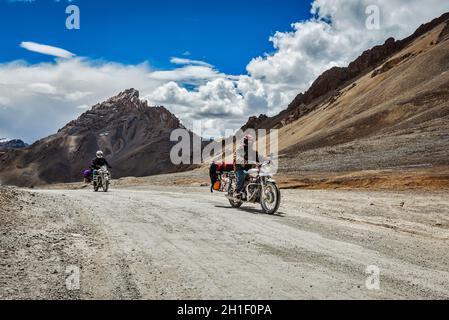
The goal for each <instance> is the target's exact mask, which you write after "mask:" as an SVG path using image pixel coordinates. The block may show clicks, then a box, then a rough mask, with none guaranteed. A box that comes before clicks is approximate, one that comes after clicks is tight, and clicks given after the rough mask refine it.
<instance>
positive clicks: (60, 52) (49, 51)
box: [20, 41, 75, 59]
mask: <svg viewBox="0 0 449 320" xmlns="http://www.w3.org/2000/svg"><path fill="white" fill-rule="evenodd" d="M20 46H21V47H22V48H24V49H26V50H29V51H32V52H37V53H41V54H45V55H49V56H54V57H58V58H64V59H70V58H73V57H74V56H75V54H74V53H71V52H70V51H67V50H64V49H61V48H58V47H53V46H49V45H46V44H40V43H36V42H26V41H25V42H22V43H21V44H20Z"/></svg>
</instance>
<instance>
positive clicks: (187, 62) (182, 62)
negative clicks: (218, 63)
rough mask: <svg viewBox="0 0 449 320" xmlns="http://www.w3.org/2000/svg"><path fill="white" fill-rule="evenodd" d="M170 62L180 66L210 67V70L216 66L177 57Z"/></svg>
mask: <svg viewBox="0 0 449 320" xmlns="http://www.w3.org/2000/svg"><path fill="white" fill-rule="evenodd" d="M170 62H171V63H173V64H180V65H194V66H195V65H196V66H203V67H209V68H213V67H214V66H213V65H211V64H209V63H207V62H204V61H201V60H191V59H185V58H177V57H172V58H171V59H170Z"/></svg>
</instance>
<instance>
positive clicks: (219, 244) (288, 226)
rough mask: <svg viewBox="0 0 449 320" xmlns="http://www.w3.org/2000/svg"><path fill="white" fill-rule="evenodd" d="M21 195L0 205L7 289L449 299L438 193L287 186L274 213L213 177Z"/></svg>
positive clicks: (80, 295)
mask: <svg viewBox="0 0 449 320" xmlns="http://www.w3.org/2000/svg"><path fill="white" fill-rule="evenodd" d="M16 197H17V199H18V201H16V202H15V204H14V203H12V204H10V205H11V206H13V207H9V209H6V208H3V209H0V210H3V211H1V220H2V224H1V236H2V237H1V242H0V244H1V247H0V256H1V258H2V259H1V260H2V261H1V263H0V269H1V271H0V274H1V278H0V281H1V286H0V298H3V299H11V298H19V299H29V298H41V299H44V298H51V299H385V298H387V299H388V298H397V299H412V298H418V299H420V298H421V299H430V298H449V261H448V260H449V254H448V250H447V245H448V240H449V198H448V197H447V195H446V194H444V193H410V192H409V193H389V192H372V191H363V192H356V191H300V190H291V191H288V190H286V191H283V199H282V206H281V208H280V214H279V215H277V216H268V215H264V214H262V213H261V211H260V208H258V207H255V206H245V207H244V208H242V209H240V210H237V209H232V208H230V206H229V204H228V203H227V200H226V199H225V198H224V197H223V195H220V194H214V195H211V194H210V193H208V188H188V187H160V186H158V187H140V188H128V189H125V188H124V189H122V190H115V189H112V191H111V192H110V193H97V194H96V193H93V192H92V191H90V190H35V191H20V192H17V194H16ZM14 206H15V207H14ZM20 207H22V208H21V209H20ZM369 266H376V267H378V268H379V270H380V290H368V288H367V287H366V280H367V278H368V274H366V269H367V267H369ZM68 267H75V268H79V272H80V289H79V290H72V291H71V290H67V286H66V280H67V277H68V274H67V273H66V271H67V268H68Z"/></svg>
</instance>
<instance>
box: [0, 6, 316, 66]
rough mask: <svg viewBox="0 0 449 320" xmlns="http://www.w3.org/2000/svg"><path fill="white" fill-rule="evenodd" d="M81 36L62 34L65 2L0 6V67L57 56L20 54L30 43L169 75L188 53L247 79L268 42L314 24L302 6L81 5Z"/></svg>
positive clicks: (63, 31) (307, 9)
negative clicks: (297, 25)
mask: <svg viewBox="0 0 449 320" xmlns="http://www.w3.org/2000/svg"><path fill="white" fill-rule="evenodd" d="M72 4H76V5H78V6H79V7H80V10H81V29H80V30H76V31H68V30H67V29H66V28H65V19H66V14H65V8H66V7H67V1H63V0H61V1H60V2H56V1H54V0H36V1H34V2H31V3H30V2H20V1H19V2H17V1H16V2H11V1H10V0H1V2H0V12H1V19H0V35H1V39H2V42H3V43H2V47H3V49H2V51H1V52H0V62H6V61H11V60H16V59H24V60H26V61H28V62H31V63H36V62H42V61H52V60H53V59H52V57H49V56H43V55H40V54H37V53H31V52H28V51H26V50H23V49H22V48H20V47H19V43H20V42H22V41H33V42H37V43H44V44H49V45H53V46H56V47H62V48H64V49H67V50H69V51H71V52H74V53H76V54H77V55H80V56H83V57H90V58H92V59H104V60H107V61H116V62H121V63H125V64H137V63H141V62H143V61H148V62H150V63H151V65H152V66H153V67H156V68H170V67H171V65H170V62H169V60H170V57H173V56H182V55H183V54H185V53H190V56H189V58H192V59H199V60H207V61H208V62H209V63H211V64H213V65H215V66H216V67H217V68H218V69H220V71H222V72H225V73H229V74H241V73H244V72H245V68H246V65H247V64H248V61H250V60H251V58H253V57H255V56H258V55H261V54H263V53H264V52H269V51H271V50H273V48H272V46H271V44H270V42H269V41H268V37H269V36H270V35H271V34H273V33H274V32H275V31H278V30H288V29H289V28H290V24H291V23H292V22H295V21H299V20H303V19H306V18H308V17H310V2H309V1H301V0H277V1H271V0H259V1H242V0H227V1H210V0H209V1H205V0H190V1H189V0H151V1H142V0H131V1H129V0H128V1H118V0H115V1H111V0H77V1H72Z"/></svg>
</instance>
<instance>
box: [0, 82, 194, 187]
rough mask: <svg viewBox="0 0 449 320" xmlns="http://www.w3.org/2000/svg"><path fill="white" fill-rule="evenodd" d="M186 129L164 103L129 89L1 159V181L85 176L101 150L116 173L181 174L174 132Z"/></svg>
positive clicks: (32, 182) (53, 180)
mask: <svg viewBox="0 0 449 320" xmlns="http://www.w3.org/2000/svg"><path fill="white" fill-rule="evenodd" d="M178 128H182V125H181V123H180V122H179V120H178V119H177V118H176V117H175V116H174V115H173V114H171V113H170V112H169V111H168V110H166V109H165V108H163V107H149V106H148V105H147V103H146V102H143V101H141V100H140V99H139V92H137V91H136V90H134V89H130V90H126V91H124V92H122V93H120V94H119V95H117V96H116V97H113V98H111V99H109V100H107V101H105V102H103V103H101V104H97V105H95V106H94V107H93V108H92V109H91V110H89V111H87V112H86V113H84V114H83V115H81V116H80V117H79V118H78V119H77V120H75V121H72V122H70V123H69V124H67V125H66V126H65V127H64V128H62V129H61V130H60V131H59V132H58V133H57V134H55V135H52V136H50V137H47V138H45V139H42V140H40V141H38V142H36V143H35V144H33V145H32V146H30V147H29V148H27V149H24V150H14V151H11V152H8V153H7V154H5V155H3V156H1V157H0V182H2V183H4V184H14V185H19V186H30V185H39V184H46V183H56V182H71V181H79V180H80V179H81V172H82V170H83V169H84V168H86V167H88V166H89V165H90V162H91V160H92V159H93V157H94V156H95V152H96V151H97V150H103V151H104V152H105V155H106V158H107V159H108V160H110V163H111V165H112V166H113V175H114V177H116V178H118V177H124V176H147V175H152V174H159V173H169V172H177V171H180V170H185V169H188V168H189V167H182V166H181V167H178V166H174V165H173V164H172V163H171V161H170V150H171V147H172V145H171V143H170V133H171V132H172V130H174V129H178Z"/></svg>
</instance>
